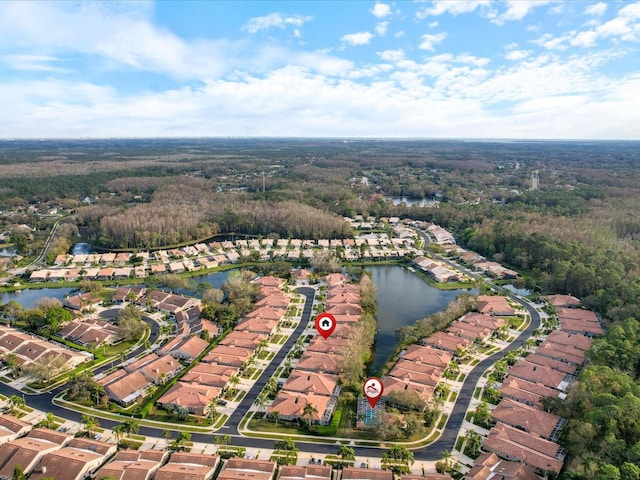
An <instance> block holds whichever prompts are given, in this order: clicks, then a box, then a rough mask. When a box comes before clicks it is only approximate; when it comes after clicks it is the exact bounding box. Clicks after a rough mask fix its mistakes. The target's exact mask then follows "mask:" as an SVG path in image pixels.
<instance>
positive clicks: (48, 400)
mask: <svg viewBox="0 0 640 480" xmlns="http://www.w3.org/2000/svg"><path fill="white" fill-rule="evenodd" d="M298 292H300V293H301V294H302V295H304V296H305V297H306V302H305V306H304V310H303V314H302V319H301V321H300V323H299V325H298V327H297V328H296V330H295V332H294V334H293V335H291V337H290V338H289V339H288V340H287V342H286V343H285V345H284V346H283V348H282V349H281V350H280V351H279V352H278V354H277V355H276V356H275V357H274V358H273V360H272V361H271V363H270V364H269V366H268V367H267V368H266V369H265V370H264V372H263V373H262V374H261V376H260V377H259V378H258V380H257V381H256V383H255V384H254V385H253V387H252V388H251V390H250V391H249V392H248V393H247V395H245V397H244V398H243V400H242V401H241V402H240V405H239V406H238V408H237V409H236V410H235V412H234V413H233V414H232V415H231V416H230V417H229V419H228V420H227V422H226V423H225V425H224V426H223V427H222V428H221V429H220V430H219V431H218V432H217V433H216V434H212V433H192V435H191V438H192V440H193V441H194V442H203V443H213V442H214V438H215V436H216V435H226V434H228V435H231V436H232V438H233V440H232V442H231V443H232V444H233V445H235V446H242V447H248V448H253V449H265V450H270V449H273V443H274V440H271V439H262V438H252V437H247V436H244V435H241V434H240V433H239V432H238V425H239V423H240V421H241V420H242V418H243V417H244V416H245V414H246V413H247V412H248V411H249V409H250V407H251V405H252V404H253V402H254V400H255V398H256V397H257V395H258V393H259V392H260V391H261V390H262V388H264V386H265V385H266V383H267V381H268V380H269V378H271V377H272V375H273V373H274V372H275V370H276V369H277V367H278V366H279V365H280V364H281V362H282V361H283V360H284V358H285V357H286V355H287V353H289V351H290V349H291V347H292V346H293V345H294V343H295V341H296V340H297V338H298V337H299V336H300V335H301V334H302V333H303V331H304V329H305V328H306V326H307V324H308V322H309V319H310V317H311V314H312V311H313V299H314V294H315V290H314V289H312V288H308V287H301V288H299V289H298ZM509 296H510V298H511V300H513V301H515V302H518V303H520V304H521V305H523V306H524V308H526V309H527V311H528V312H529V315H530V316H531V322H530V323H529V325H528V326H527V328H526V329H525V330H524V331H523V332H522V333H521V334H520V335H519V336H518V337H517V338H516V339H515V340H514V341H513V342H512V343H511V344H510V345H509V346H508V347H506V348H505V349H504V350H502V351H499V352H497V353H495V354H493V355H491V356H490V357H488V358H486V359H484V360H483V361H481V362H480V363H479V364H478V365H476V366H475V367H474V368H473V370H472V371H471V372H470V373H469V374H468V375H467V377H466V378H465V381H464V384H463V386H462V389H461V391H460V393H459V395H458V397H457V399H456V402H455V405H454V407H453V411H452V413H451V415H450V416H449V419H448V422H447V424H446V427H445V430H444V432H443V434H442V435H441V437H440V438H439V439H438V440H436V441H435V442H434V443H432V444H431V445H429V446H427V447H422V448H417V449H415V450H414V456H415V459H416V460H422V461H435V460H439V459H440V458H441V457H442V452H443V451H444V450H449V451H451V450H452V449H453V447H454V445H455V441H456V438H457V435H458V432H459V430H460V427H461V426H462V423H463V421H464V417H465V414H466V411H467V408H468V407H469V404H470V402H471V399H472V398H473V392H474V390H475V387H476V383H477V382H478V380H479V379H480V377H481V376H482V374H483V373H484V371H485V370H486V369H487V368H489V367H490V366H491V365H492V364H493V363H495V362H496V361H497V360H499V359H501V358H502V357H504V356H505V354H506V353H507V352H509V351H512V350H516V349H518V348H519V347H520V346H521V345H522V344H523V343H524V342H525V341H526V340H527V339H528V338H529V337H531V335H532V334H533V331H534V330H535V329H536V328H538V327H539V325H540V315H539V314H538V312H537V311H536V310H535V309H534V308H533V307H532V306H531V305H530V304H528V303H527V302H525V301H524V300H521V299H520V298H518V297H517V296H514V295H511V294H509ZM153 323H155V322H153ZM156 333H157V332H156ZM64 389H65V387H64V386H62V387H58V388H56V389H55V390H54V391H53V392H52V393H48V394H41V395H26V396H25V398H26V401H27V404H28V405H29V406H30V407H32V408H35V409H38V410H41V411H44V412H52V413H54V415H56V416H58V417H61V418H66V419H69V420H72V421H79V420H80V417H81V415H80V414H79V413H76V412H73V411H70V410H67V409H65V408H62V407H60V406H58V405H55V404H53V403H52V398H53V396H54V395H55V394H58V393H60V392H61V391H63V390H64ZM0 393H2V394H3V395H5V396H9V395H14V394H15V395H21V394H22V393H21V392H19V391H17V390H14V389H12V388H11V387H9V386H7V385H5V384H0ZM119 423H121V422H114V421H112V420H106V419H100V425H101V426H102V427H105V428H112V427H114V426H116V425H118V424H119ZM162 430H165V428H152V427H148V426H141V427H140V434H141V435H145V436H148V437H157V438H161V437H162ZM295 440H296V446H297V447H298V448H299V449H300V451H301V452H307V453H310V454H320V455H323V454H333V453H335V452H336V445H335V444H331V443H314V442H313V441H303V440H302V439H297V438H296V439H295ZM339 441H342V442H349V443H351V442H350V440H349V439H336V443H337V442H339ZM352 446H353V448H354V450H355V451H356V455H357V456H359V457H380V455H381V454H382V451H383V450H385V448H381V447H377V446H356V445H354V444H352Z"/></svg>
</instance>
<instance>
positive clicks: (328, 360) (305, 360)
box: [296, 352, 340, 374]
mask: <svg viewBox="0 0 640 480" xmlns="http://www.w3.org/2000/svg"><path fill="white" fill-rule="evenodd" d="M339 365H340V357H339V356H338V355H336V354H332V353H328V354H325V355H318V354H313V353H312V352H306V353H305V354H304V355H302V357H301V358H300V361H298V364H297V365H296V368H298V369H299V370H309V371H311V372H325V373H333V374H337V373H340V366H339Z"/></svg>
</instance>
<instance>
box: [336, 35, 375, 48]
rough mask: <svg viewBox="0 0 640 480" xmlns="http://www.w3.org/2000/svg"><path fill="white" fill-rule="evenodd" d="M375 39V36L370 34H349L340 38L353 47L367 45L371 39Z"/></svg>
mask: <svg viewBox="0 0 640 480" xmlns="http://www.w3.org/2000/svg"><path fill="white" fill-rule="evenodd" d="M372 38H373V34H372V33H370V32H358V33H349V34H347V35H343V36H342V37H340V40H341V41H343V42H345V43H348V44H349V45H351V46H356V45H367V44H368V43H369V42H370V41H371V39H372Z"/></svg>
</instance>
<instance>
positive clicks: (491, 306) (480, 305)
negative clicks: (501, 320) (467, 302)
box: [477, 295, 515, 315]
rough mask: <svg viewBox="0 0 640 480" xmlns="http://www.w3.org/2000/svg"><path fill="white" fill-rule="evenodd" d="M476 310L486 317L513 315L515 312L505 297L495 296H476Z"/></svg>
mask: <svg viewBox="0 0 640 480" xmlns="http://www.w3.org/2000/svg"><path fill="white" fill-rule="evenodd" d="M477 309H478V311H479V312H480V313H486V314H488V315H490V314H495V315H513V314H514V313H515V310H514V309H513V307H512V306H511V305H509V301H508V300H507V299H506V298H505V297H500V296H497V295H478V302H477Z"/></svg>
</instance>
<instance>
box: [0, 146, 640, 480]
mask: <svg viewBox="0 0 640 480" xmlns="http://www.w3.org/2000/svg"><path fill="white" fill-rule="evenodd" d="M534 177H535V179H536V182H535V184H534V181H533V179H534ZM401 196H402V197H407V198H408V200H409V202H408V203H412V202H411V200H426V201H428V202H427V204H428V206H422V207H421V206H416V205H414V206H411V205H408V204H406V203H400V199H399V198H395V201H392V199H391V197H401ZM52 209H55V210H56V211H57V213H56V214H55V215H57V216H52V215H53V214H50V213H48V212H50V211H51V210H52ZM0 210H2V212H1V213H0V233H2V232H5V233H6V234H7V235H6V237H7V238H8V239H9V240H11V239H16V240H19V241H20V246H21V247H23V248H24V251H25V253H28V252H30V251H33V252H35V251H37V242H38V241H42V238H43V236H44V235H45V234H46V231H47V229H48V228H50V225H51V224H52V223H53V220H54V219H56V218H59V216H60V215H62V216H64V218H65V219H66V220H67V221H68V223H69V225H70V226H69V227H67V228H66V230H65V231H66V232H68V233H72V232H73V231H74V230H73V228H72V226H73V225H77V226H79V227H81V231H82V232H83V234H85V235H89V239H90V241H91V242H93V243H95V244H100V245H103V246H108V247H124V248H127V247H128V248H150V247H155V246H162V245H170V244H174V243H180V242H187V241H191V240H193V239H197V238H204V237H207V236H210V235H213V234H216V233H230V232H234V233H242V234H251V235H262V236H268V235H277V236H281V237H301V238H320V237H346V236H350V235H352V234H353V232H351V231H350V230H349V228H347V227H346V224H345V223H344V222H343V221H342V218H341V217H342V216H343V215H347V216H354V215H363V216H365V217H367V216H373V217H376V218H381V217H388V216H399V217H401V218H407V217H408V218H414V219H420V220H426V221H432V222H435V223H438V224H440V225H442V226H444V227H446V228H448V229H450V230H451V231H453V232H454V233H455V234H456V236H457V239H458V241H459V243H461V244H462V245H464V246H466V247H468V248H471V249H473V250H475V251H477V252H479V253H481V254H483V255H485V256H487V257H489V258H492V259H495V260H497V261H500V262H503V263H504V264H506V265H507V266H510V267H512V268H514V269H516V270H518V271H519V272H520V273H521V274H522V275H523V278H524V281H525V283H526V285H527V286H528V287H529V288H531V289H533V290H534V291H535V292H537V293H571V294H573V295H576V296H578V297H580V298H582V299H583V303H584V305H585V306H586V307H587V308H591V309H594V310H596V311H598V312H599V313H600V314H601V315H602V316H603V318H604V319H605V322H606V324H607V334H606V336H605V337H603V338H601V339H598V340H597V341H596V342H595V343H594V346H593V348H592V351H591V352H590V362H589V364H588V366H587V367H586V368H585V369H584V371H583V372H582V374H581V377H580V381H579V382H578V383H577V384H576V386H575V388H574V390H573V391H572V392H571V393H570V395H569V398H568V400H567V401H566V402H564V403H558V404H557V405H554V406H553V407H554V408H555V409H557V411H558V413H559V414H561V415H562V416H564V417H566V418H568V419H569V420H570V421H569V425H568V427H567V428H565V430H564V434H563V438H562V442H563V444H564V445H565V446H566V447H567V448H568V450H569V457H568V463H567V467H566V469H565V472H564V473H563V477H564V478H569V479H582V478H584V479H591V478H607V479H616V478H621V479H625V480H626V479H630V478H634V479H637V478H640V470H639V467H640V453H638V452H640V379H639V378H638V376H639V375H640V353H639V352H640V347H639V346H638V345H639V342H640V326H639V325H640V144H639V143H637V142H493V143H492V142H469V141H467V142H455V141H417V140H416V141H376V140H352V141H351V140H349V141H346V140H314V139H298V140H287V139H272V140H269V139H215V140H214V139H188V140H180V139H173V140H171V139H167V140H164V139H155V140H103V141H46V142H28V141H25V142H20V141H0ZM23 224H25V225H27V226H29V227H30V228H31V229H32V230H31V231H29V232H26V233H25V231H24V230H20V229H19V228H18V227H19V226H20V225H23ZM33 229H35V230H33ZM67 241H69V240H68V238H67ZM34 242H36V243H34ZM14 244H15V242H14ZM66 245H67V244H66V243H65V242H64V241H62V240H60V241H59V245H58V247H59V248H61V249H63V248H65V247H66Z"/></svg>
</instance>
